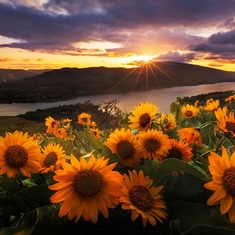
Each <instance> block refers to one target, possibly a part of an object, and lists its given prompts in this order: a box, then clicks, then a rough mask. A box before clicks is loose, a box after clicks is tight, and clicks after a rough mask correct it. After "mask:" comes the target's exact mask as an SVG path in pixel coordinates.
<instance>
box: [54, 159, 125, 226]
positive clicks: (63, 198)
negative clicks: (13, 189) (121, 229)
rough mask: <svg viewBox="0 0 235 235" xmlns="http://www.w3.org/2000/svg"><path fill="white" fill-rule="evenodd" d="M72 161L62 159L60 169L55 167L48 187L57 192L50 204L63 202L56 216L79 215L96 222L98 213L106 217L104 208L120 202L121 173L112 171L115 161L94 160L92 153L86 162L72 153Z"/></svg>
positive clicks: (106, 211)
mask: <svg viewBox="0 0 235 235" xmlns="http://www.w3.org/2000/svg"><path fill="white" fill-rule="evenodd" d="M70 159H71V164H69V163H67V162H62V168H63V169H62V170H56V171H55V176H54V177H53V178H54V180H55V181H57V182H58V183H55V184H53V185H50V186H49V189H51V190H57V192H56V193H55V194H54V195H52V196H51V198H50V199H51V202H52V203H58V202H62V205H61V208H60V211H59V216H60V217H62V216H64V215H66V214H68V219H69V220H72V219H73V218H75V217H76V219H75V222H77V221H78V220H79V219H80V217H81V216H83V218H84V220H86V221H88V220H91V221H92V222H93V223H96V222H97V220H98V212H99V211H100V212H101V213H102V214H103V216H104V217H105V218H107V217H108V216H109V212H108V209H107V208H115V207H116V206H117V205H118V204H119V196H120V194H121V193H120V191H121V188H122V186H121V181H122V179H123V176H122V175H121V174H120V173H119V172H118V171H113V168H114V167H115V165H116V163H113V164H110V165H107V163H108V159H104V157H101V158H99V159H97V160H96V159H95V156H94V155H93V154H92V155H91V157H90V159H89V160H88V161H87V160H86V159H85V158H83V157H81V158H80V159H79V160H78V159H77V158H76V157H75V156H74V155H71V158H70Z"/></svg>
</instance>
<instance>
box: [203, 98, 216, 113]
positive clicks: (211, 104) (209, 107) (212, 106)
mask: <svg viewBox="0 0 235 235" xmlns="http://www.w3.org/2000/svg"><path fill="white" fill-rule="evenodd" d="M219 106H220V102H219V100H213V99H209V100H207V102H206V106H204V110H206V111H209V112H214V111H216V110H217V109H218V108H219Z"/></svg>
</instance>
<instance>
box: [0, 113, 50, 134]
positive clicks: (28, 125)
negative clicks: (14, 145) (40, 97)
mask: <svg viewBox="0 0 235 235" xmlns="http://www.w3.org/2000/svg"><path fill="white" fill-rule="evenodd" d="M15 130H20V131H23V132H26V131H27V132H28V133H29V134H30V135H33V134H35V133H44V132H45V130H46V127H45V124H44V122H39V121H32V120H26V119H24V118H22V117H17V116H0V136H3V137H5V132H13V131H15Z"/></svg>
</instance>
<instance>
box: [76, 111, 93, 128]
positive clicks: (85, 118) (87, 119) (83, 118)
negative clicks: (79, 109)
mask: <svg viewBox="0 0 235 235" xmlns="http://www.w3.org/2000/svg"><path fill="white" fill-rule="evenodd" d="M78 124H81V125H83V126H90V125H91V115H90V114H89V113H81V114H79V115H78Z"/></svg>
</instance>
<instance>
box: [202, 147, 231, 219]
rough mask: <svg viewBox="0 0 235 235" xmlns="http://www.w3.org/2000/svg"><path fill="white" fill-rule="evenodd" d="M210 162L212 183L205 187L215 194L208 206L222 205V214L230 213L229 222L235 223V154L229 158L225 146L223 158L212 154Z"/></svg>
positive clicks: (210, 198) (209, 200)
mask: <svg viewBox="0 0 235 235" xmlns="http://www.w3.org/2000/svg"><path fill="white" fill-rule="evenodd" d="M208 160H209V171H210V173H211V174H212V181H210V182H208V183H206V184H204V187H205V188H206V189H209V190H212V191H214V193H213V194H212V195H211V196H210V197H209V199H208V200H207V205H209V206H213V205H217V204H220V212H221V213H222V214H225V213H228V216H229V220H230V221H231V222H232V223H235V152H233V154H232V155H231V157H230V158H229V156H228V153H227V151H226V149H225V147H224V146H223V147H222V156H219V155H218V154H217V153H215V152H211V153H210V156H209V157H208Z"/></svg>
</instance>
